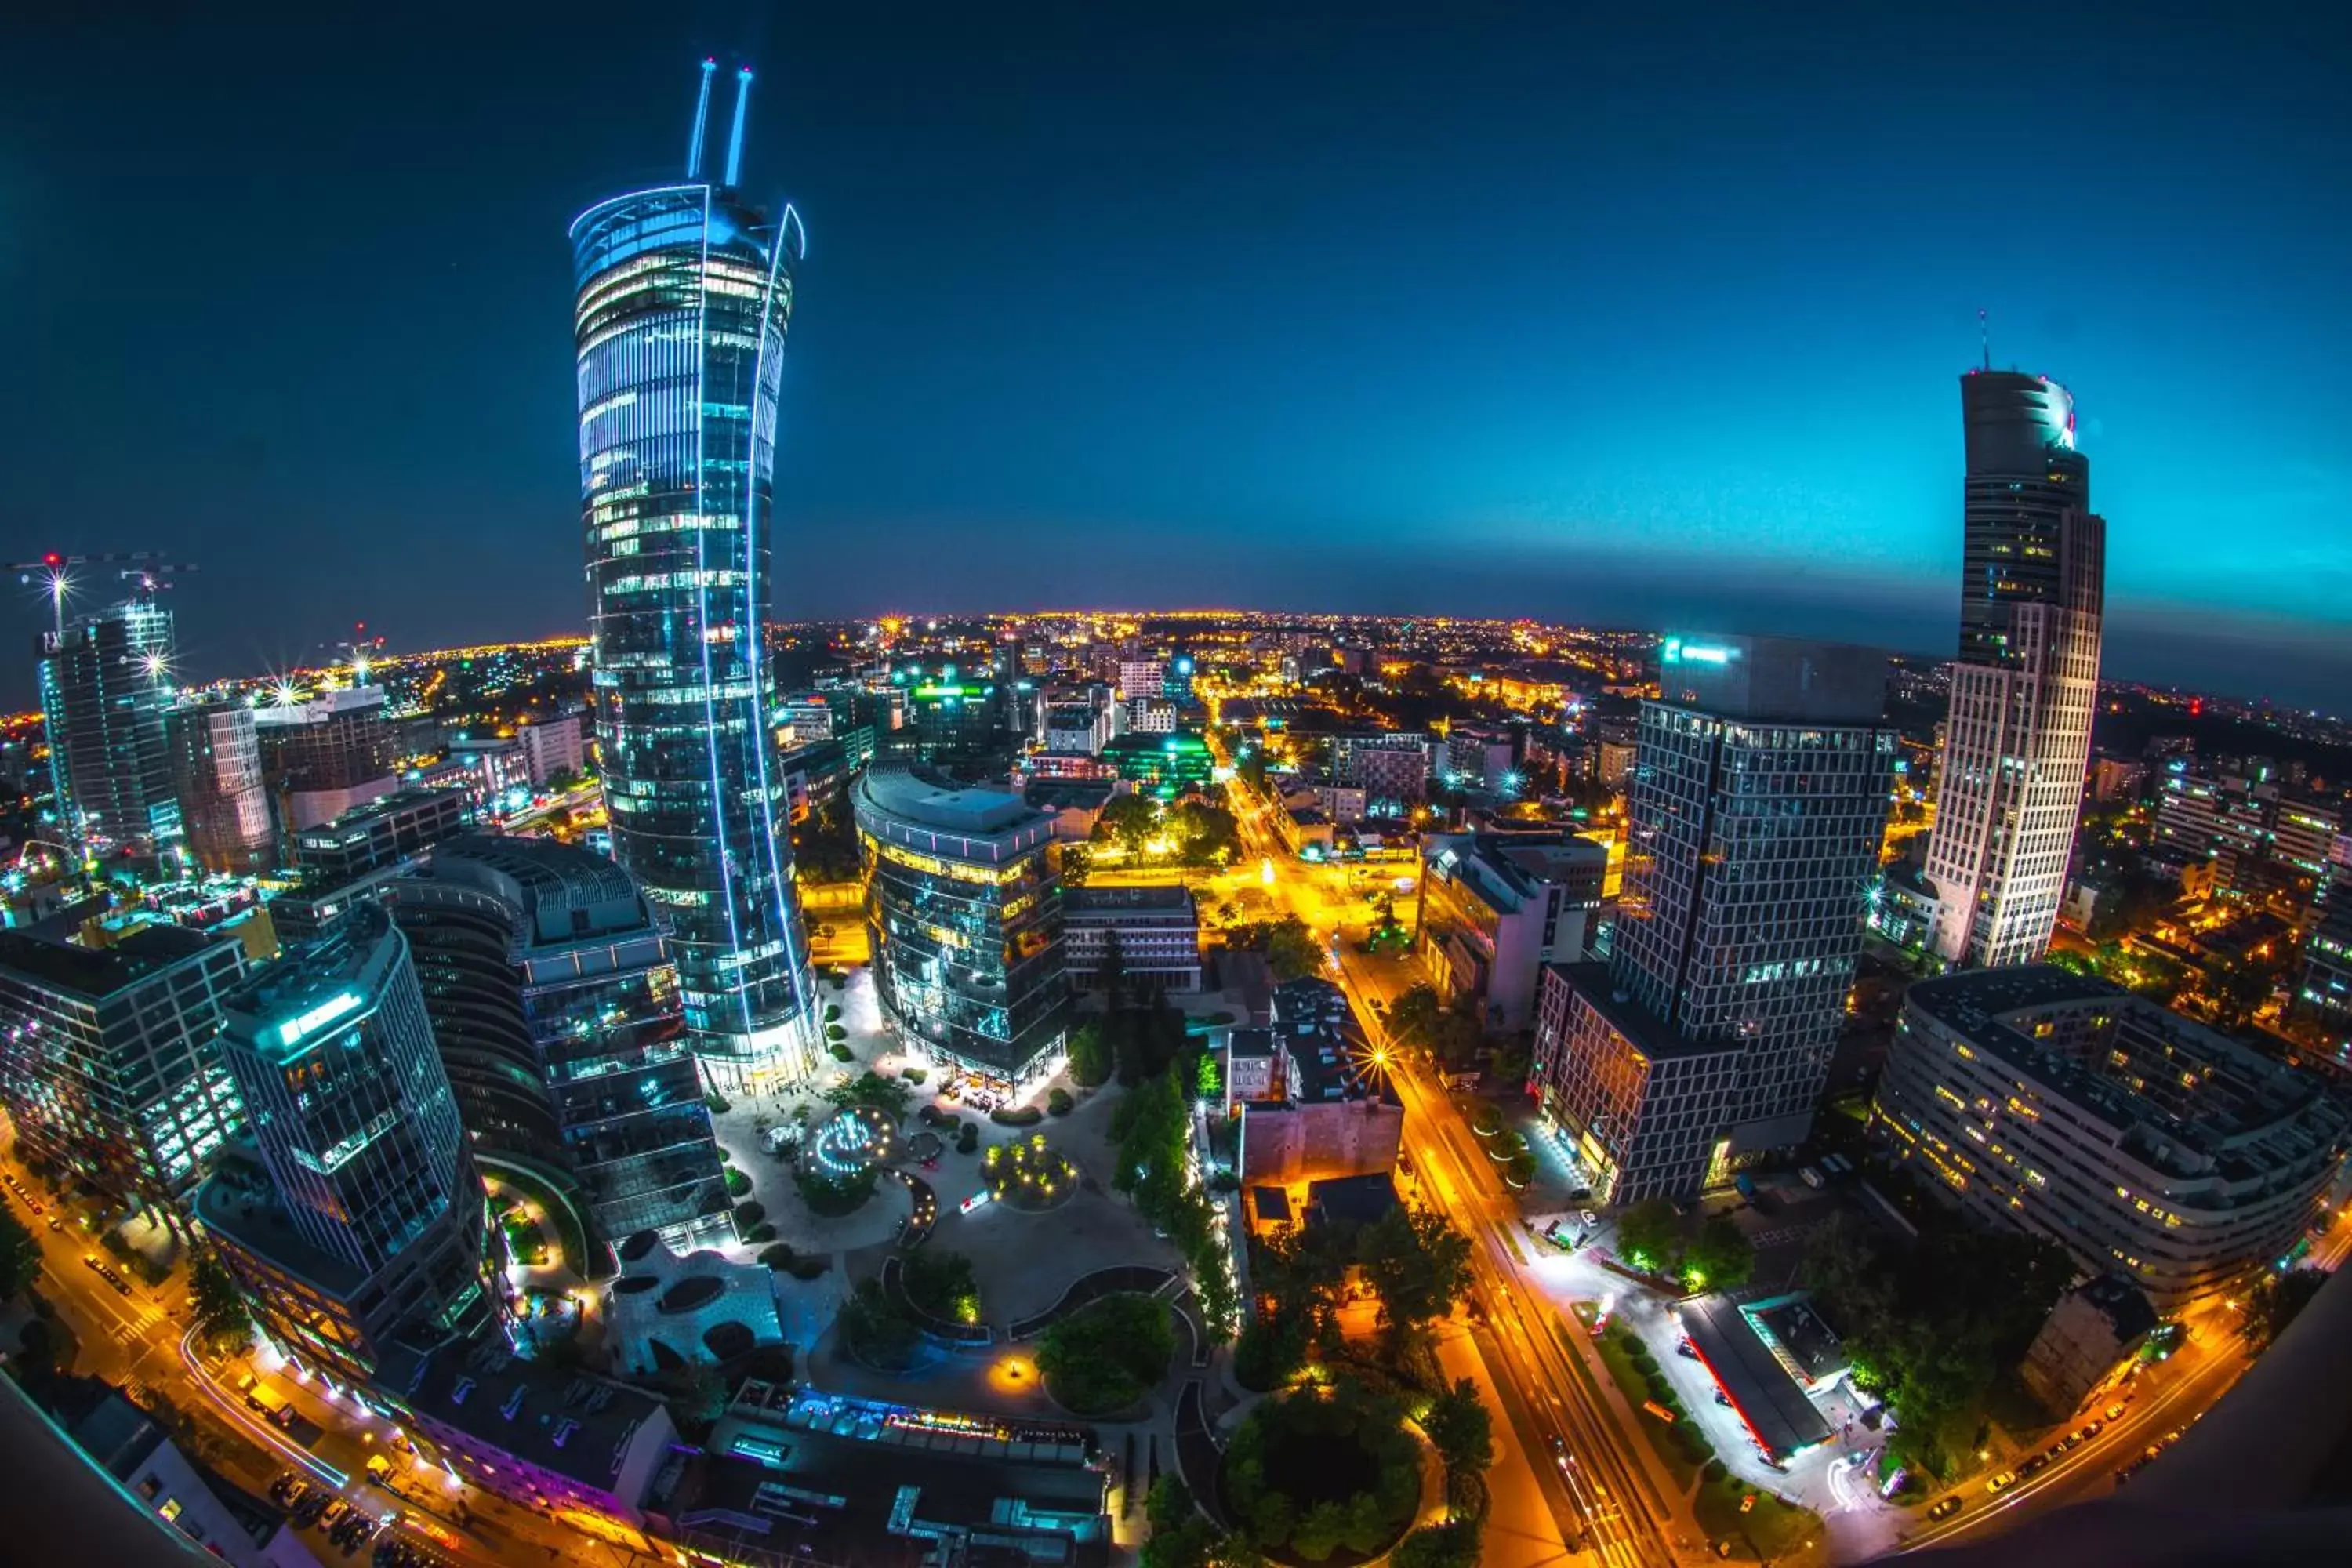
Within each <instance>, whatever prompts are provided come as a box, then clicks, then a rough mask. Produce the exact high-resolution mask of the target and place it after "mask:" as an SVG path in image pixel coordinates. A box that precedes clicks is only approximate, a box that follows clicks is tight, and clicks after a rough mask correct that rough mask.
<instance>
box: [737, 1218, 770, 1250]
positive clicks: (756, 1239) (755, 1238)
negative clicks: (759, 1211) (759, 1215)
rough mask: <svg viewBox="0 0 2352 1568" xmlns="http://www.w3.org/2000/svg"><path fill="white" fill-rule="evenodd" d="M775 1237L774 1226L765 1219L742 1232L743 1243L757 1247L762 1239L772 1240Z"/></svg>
mask: <svg viewBox="0 0 2352 1568" xmlns="http://www.w3.org/2000/svg"><path fill="white" fill-rule="evenodd" d="M775 1239H776V1227H775V1226H772V1225H770V1224H769V1223H768V1222H767V1221H765V1220H761V1222H760V1223H759V1224H758V1225H755V1226H752V1227H751V1229H750V1230H747V1231H745V1232H744V1233H743V1241H744V1244H745V1245H746V1246H750V1247H757V1246H759V1245H760V1244H761V1242H763V1241H773V1240H775Z"/></svg>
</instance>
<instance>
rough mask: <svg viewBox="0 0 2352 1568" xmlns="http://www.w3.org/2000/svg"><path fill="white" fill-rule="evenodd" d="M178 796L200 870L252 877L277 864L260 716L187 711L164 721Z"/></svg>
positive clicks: (229, 708)
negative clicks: (263, 773) (258, 724)
mask: <svg viewBox="0 0 2352 1568" xmlns="http://www.w3.org/2000/svg"><path fill="white" fill-rule="evenodd" d="M163 743H164V750H165V752H166V753H167V754H168V755H169V757H170V759H171V768H172V789H173V794H174V795H177V796H178V797H179V802H180V823H181V826H182V828H183V829H184V832H185V834H186V839H185V843H186V847H187V851H188V853H189V854H190V855H192V856H194V858H195V862H196V864H197V865H199V866H201V867H203V868H205V870H207V871H214V872H218V873H219V874H221V875H223V876H227V877H246V876H252V875H255V874H256V873H258V872H262V871H266V870H268V868H270V867H271V866H273V865H275V864H276V863H277V859H278V854H277V849H278V833H277V828H276V827H275V826H274V825H273V824H272V823H271V821H270V817H269V790H268V786H267V785H266V784H264V783H263V782H262V776H261V742H260V741H259V739H258V738H257V732H256V731H255V730H254V727H253V710H252V709H250V708H248V707H247V706H246V705H245V704H244V703H242V702H230V701H222V700H215V701H210V702H199V703H184V704H182V705H181V706H179V707H176V708H173V709H171V710H167V711H166V712H165V713H164V715H163Z"/></svg>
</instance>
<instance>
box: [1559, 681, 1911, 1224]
mask: <svg viewBox="0 0 2352 1568" xmlns="http://www.w3.org/2000/svg"><path fill="white" fill-rule="evenodd" d="M1660 657H1661V668H1660V673H1659V683H1660V693H1661V695H1660V699H1659V700H1655V701H1650V702H1644V703H1643V705H1642V711H1641V720H1640V727H1639V731H1638V740H1637V743H1636V752H1637V760H1636V762H1635V763H1634V768H1633V783H1632V788H1631V791H1630V793H1629V804H1628V810H1629V815H1630V834H1631V847H1630V848H1629V850H1628V852H1627V858H1626V868H1625V873H1624V886H1623V890H1622V898H1621V904H1620V910H1619V915H1618V921H1617V925H1616V931H1615V936H1614V940H1613V944H1612V949H1611V953H1610V960H1609V963H1607V964H1606V965H1602V964H1597V963H1586V964H1575V963H1570V964H1556V965H1554V966H1552V967H1551V968H1550V969H1549V970H1547V971H1546V972H1545V977H1544V984H1543V991H1542V994H1540V995H1539V997H1538V1004H1537V1023H1536V1041H1535V1066H1534V1077H1533V1082H1534V1085H1535V1087H1537V1088H1538V1089H1539V1090H1540V1091H1541V1093H1542V1095H1543V1098H1544V1101H1545V1105H1546V1108H1547V1110H1549V1111H1550V1112H1551V1114H1553V1115H1554V1116H1555V1117H1557V1118H1558V1119H1559V1121H1561V1122H1562V1123H1563V1124H1564V1125H1565V1126H1566V1127H1567V1128H1568V1129H1569V1131H1570V1134H1571V1136H1572V1137H1573V1138H1574V1139H1575V1141H1576V1142H1577V1146H1578V1148H1579V1151H1580V1154H1581V1156H1582V1158H1583V1159H1584V1161H1585V1162H1586V1163H1587V1164H1588V1165H1589V1166H1591V1169H1592V1172H1593V1173H1594V1176H1595V1185H1596V1189H1597V1190H1599V1191H1600V1192H1601V1194H1602V1196H1603V1198H1604V1200H1605V1201H1608V1202H1612V1203H1627V1202H1632V1201H1634V1200H1637V1199H1640V1198H1644V1197H1653V1196H1659V1195H1668V1196H1673V1195H1687V1194H1692V1193H1696V1192H1697V1191H1698V1190H1699V1189H1700V1187H1701V1186H1702V1185H1703V1184H1706V1183H1707V1182H1709V1181H1710V1180H1712V1179H1714V1178H1715V1177H1716V1176H1717V1175H1719V1174H1720V1173H1723V1172H1725V1171H1727V1169H1728V1168H1729V1166H1730V1165H1731V1164H1732V1163H1737V1162H1738V1161H1739V1160H1741V1159H1743V1158H1746V1157H1749V1156H1753V1155H1756V1154H1759V1153H1762V1152H1766V1151H1769V1150H1773V1149H1781V1148H1787V1147H1790V1145H1793V1144H1796V1143H1799V1142H1802V1141H1803V1140H1804V1138H1805V1136H1806V1134H1807V1133H1808V1131H1810V1130H1811V1124H1812V1113H1813V1104H1814V1101H1815V1100H1817V1099H1818V1098H1819V1097H1820V1094H1821V1091H1822V1084H1823V1081H1824V1079H1826V1077H1827V1074H1828V1070H1829V1060H1830V1055H1831V1052H1832V1049H1833V1048H1834V1047H1835V1046H1836V1043H1837V1036H1838V1031H1839V1028H1840V1026H1842V1024H1843V1020H1844V1016H1845V996H1846V992H1847V990H1848V988H1849V987H1850V986H1851V985H1852V984H1853V975H1854V967H1855V963H1856V962H1857V961H1858V960H1859V958H1860V956H1861V952H1862V932H1863V916H1864V905H1865V899H1866V895H1867V891H1868V888H1869V885H1870V882H1871V879H1872V875H1873V873H1874V869H1875V867H1876V864H1877V852H1878V841H1879V837H1880V834H1881V832H1882V831H1883V830H1884V828H1885V821H1886V811H1887V795H1888V790H1889V787H1890V785H1891V784H1892V781H1893V778H1894V772H1895V733H1894V731H1892V730H1890V729H1887V728H1885V727H1884V726H1883V723H1882V718H1881V716H1882V713H1883V711H1884V706H1885V674H1886V665H1885V659H1884V658H1881V657H1879V656H1876V655H1873V654H1870V653H1868V652H1865V651H1864V650H1862V649H1857V648H1847V647H1834V646H1832V645H1828V644H1822V643H1810V642H1799V641H1794V640H1791V639H1785V638H1778V637H1723V638H1708V639H1703V640H1702V639H1697V638H1685V637H1669V638H1667V639H1666V641H1665V643H1664V647H1663V649H1662V652H1661V656H1660Z"/></svg>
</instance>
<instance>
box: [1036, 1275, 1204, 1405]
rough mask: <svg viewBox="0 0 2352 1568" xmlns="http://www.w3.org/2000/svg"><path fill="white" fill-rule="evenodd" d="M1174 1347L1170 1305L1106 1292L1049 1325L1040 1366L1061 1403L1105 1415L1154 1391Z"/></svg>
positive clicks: (1040, 1345) (1040, 1352)
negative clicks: (1106, 1293)
mask: <svg viewBox="0 0 2352 1568" xmlns="http://www.w3.org/2000/svg"><path fill="white" fill-rule="evenodd" d="M1175 1353H1176V1332H1175V1330H1173V1329H1172V1328H1171V1327H1170V1326H1169V1322H1168V1309H1167V1308H1166V1307H1164V1306H1162V1305H1161V1304H1160V1302H1159V1301H1158V1300H1154V1299H1153V1298H1151V1297H1150V1296H1132V1295H1121V1296H1106V1297H1104V1298H1103V1299H1102V1300H1098V1301H1096V1302H1094V1303H1092V1304H1091V1305H1088V1306H1086V1307H1082V1308H1080V1309H1079V1310H1077V1311H1076V1312H1074V1313H1072V1314H1071V1315H1070V1316H1068V1317H1066V1318H1064V1319H1062V1320H1061V1321H1058V1322H1056V1323H1055V1324H1054V1326H1053V1327H1051V1328H1049V1329H1047V1330H1046V1331H1045V1338H1044V1339H1043V1340H1042V1341H1041V1342H1039V1343H1038V1346H1037V1370H1038V1371H1039V1372H1041V1373H1044V1374H1045V1381H1046V1384H1047V1386H1048V1387H1050V1388H1051V1389H1052V1390H1053V1394H1054V1397H1055V1399H1057V1400H1059V1401H1060V1402H1061V1403H1062V1404H1064V1405H1067V1406H1068V1407H1069V1408H1070V1409H1072V1410H1074V1411H1076V1412H1078V1413H1079V1414H1082V1415H1089V1414H1090V1415H1104V1414H1108V1413H1109V1412H1113V1411H1117V1410H1120V1409H1123V1408H1125V1407H1126V1406H1128V1405H1132V1404H1134V1403H1135V1402H1136V1401H1137V1400H1139V1399H1140V1398H1142V1397H1143V1396H1144V1395H1145V1394H1149V1393H1150V1392H1151V1390H1152V1388H1153V1387H1154V1385H1156V1384H1158V1383H1159V1382H1160V1379H1161V1378H1162V1377H1165V1376H1166V1375H1167V1374H1168V1363H1169V1361H1170V1360H1171V1358H1172V1357H1173V1356H1174V1355H1175Z"/></svg>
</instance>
